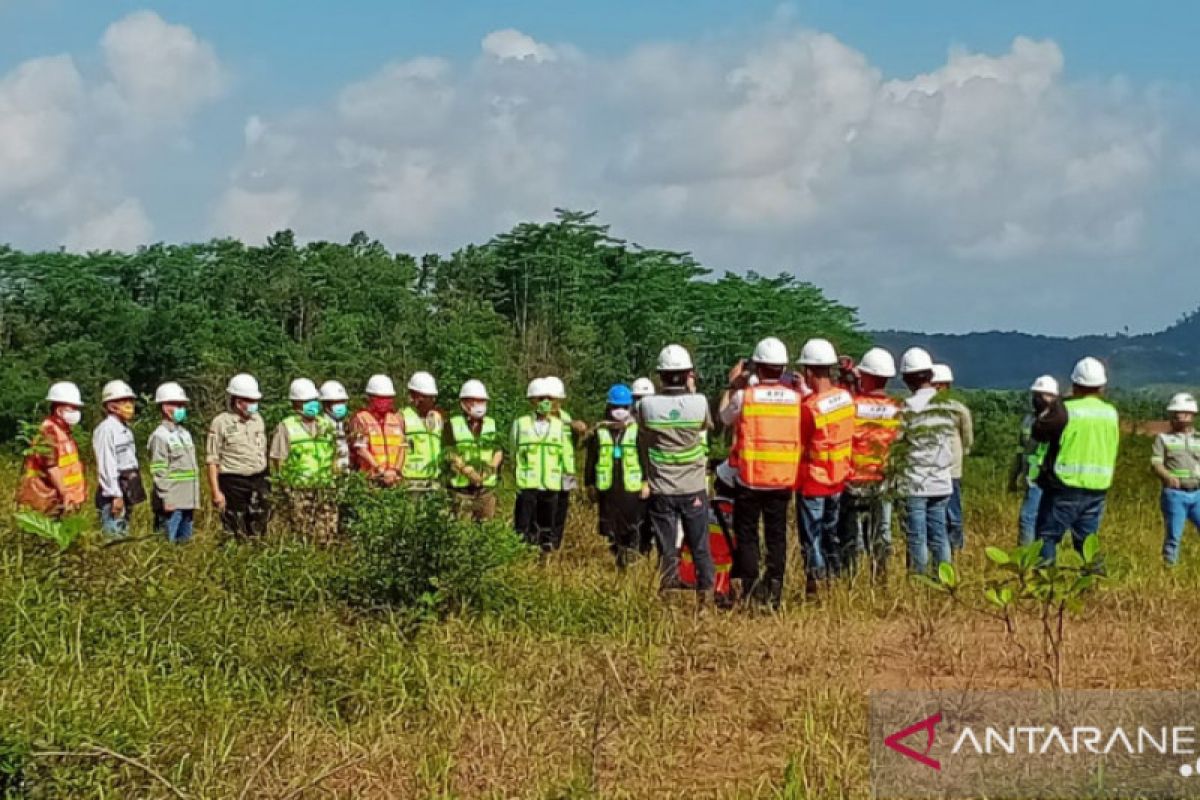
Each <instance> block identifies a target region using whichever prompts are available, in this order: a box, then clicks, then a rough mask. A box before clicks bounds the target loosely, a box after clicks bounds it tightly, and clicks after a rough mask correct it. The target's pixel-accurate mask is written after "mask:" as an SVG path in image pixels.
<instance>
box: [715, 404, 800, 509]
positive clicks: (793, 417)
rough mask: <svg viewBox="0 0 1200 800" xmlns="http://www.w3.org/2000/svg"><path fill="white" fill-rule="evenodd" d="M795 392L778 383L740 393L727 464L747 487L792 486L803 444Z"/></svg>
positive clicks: (771, 488) (766, 488)
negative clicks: (732, 440) (737, 413)
mask: <svg viewBox="0 0 1200 800" xmlns="http://www.w3.org/2000/svg"><path fill="white" fill-rule="evenodd" d="M800 408H801V398H800V394H799V392H797V391H796V390H794V389H792V388H790V387H787V386H781V385H779V384H773V383H771V384H761V385H759V386H751V387H749V388H747V389H745V390H743V392H742V408H741V412H740V413H739V415H738V420H737V427H736V429H735V431H734V442H733V449H732V451H731V452H730V454H729V463H730V465H731V466H733V467H735V468H736V469H737V471H738V480H740V481H741V482H742V484H743V485H744V486H747V487H749V488H751V489H764V490H774V489H791V488H793V487H794V486H795V485H796V474H797V470H799V468H800V454H801V453H802V452H803V447H802V444H801V440H800Z"/></svg>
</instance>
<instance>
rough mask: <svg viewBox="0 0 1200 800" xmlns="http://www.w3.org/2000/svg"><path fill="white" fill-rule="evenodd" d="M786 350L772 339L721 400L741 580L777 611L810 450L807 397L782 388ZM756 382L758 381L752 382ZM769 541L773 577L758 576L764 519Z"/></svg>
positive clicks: (732, 377) (734, 373)
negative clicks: (791, 522) (804, 427)
mask: <svg viewBox="0 0 1200 800" xmlns="http://www.w3.org/2000/svg"><path fill="white" fill-rule="evenodd" d="M787 366H788V351H787V346H786V345H784V343H783V342H781V341H780V340H779V339H776V338H775V337H774V336H768V337H767V338H766V339H763V340H762V341H761V342H759V343H758V345H757V346H755V348H754V356H753V357H752V358H751V360H750V363H749V364H747V363H746V362H745V361H744V360H739V361H738V363H737V364H735V365H734V366H733V369H732V370H730V372H729V386H728V387H727V388H726V389H725V391H724V393H722V395H721V401H720V404H719V409H720V411H719V414H720V418H721V422H722V424H724V425H725V426H726V427H728V428H731V429H732V430H733V447H732V449H731V450H730V451H729V467H730V468H731V469H732V471H733V472H734V475H735V477H734V480H735V484H736V486H737V488H738V491H739V496H738V501H737V503H736V504H735V505H734V507H733V530H734V535H735V538H736V541H737V544H738V546H737V548H736V550H735V552H734V561H735V569H734V572H735V574H734V577H735V578H737V579H739V580H740V581H741V584H742V595H743V596H745V597H747V598H750V599H753V600H756V601H759V602H763V603H766V604H768V605H770V606H771V607H772V608H778V607H779V604H780V602H781V600H782V599H783V580H784V573H785V571H786V569H787V518H788V509H789V507H790V506H791V502H792V492H793V491H794V489H795V487H796V473H797V470H799V468H800V454H801V451H802V450H803V447H802V444H801V439H800V406H801V401H802V398H801V396H800V393H799V392H798V391H796V390H795V389H793V388H792V387H791V386H788V385H785V384H784V383H782V378H783V373H784V370H786V369H787ZM751 377H756V378H757V380H756V381H754V382H753V384H752V383H751V382H750V378H751ZM760 519H761V520H762V529H763V530H762V537H763V539H764V540H765V542H766V551H767V559H766V561H767V563H766V572H765V574H763V575H760V573H759V533H758V525H759V520H760Z"/></svg>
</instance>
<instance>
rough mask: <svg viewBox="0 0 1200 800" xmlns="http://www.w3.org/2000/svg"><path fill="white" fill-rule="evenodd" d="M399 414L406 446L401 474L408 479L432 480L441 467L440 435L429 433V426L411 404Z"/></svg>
mask: <svg viewBox="0 0 1200 800" xmlns="http://www.w3.org/2000/svg"><path fill="white" fill-rule="evenodd" d="M401 414H402V415H403V417H404V438H405V441H406V445H407V447H408V452H407V453H406V454H405V456H404V469H403V470H401V474H402V475H403V476H404V477H405V478H408V479H409V480H416V481H431V480H434V479H435V478H437V476H438V473H439V472H440V470H441V467H442V437H441V436H440V435H439V434H436V433H430V431H429V428H427V427H425V420H424V419H423V418H422V417H421V415H420V414H418V413H417V410H416V409H415V408H413V407H412V406H409V407H407V408H405V409H404V411H402V412H401Z"/></svg>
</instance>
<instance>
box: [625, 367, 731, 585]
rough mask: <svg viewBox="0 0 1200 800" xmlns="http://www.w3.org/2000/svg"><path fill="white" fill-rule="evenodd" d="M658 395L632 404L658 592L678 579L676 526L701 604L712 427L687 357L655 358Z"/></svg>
mask: <svg viewBox="0 0 1200 800" xmlns="http://www.w3.org/2000/svg"><path fill="white" fill-rule="evenodd" d="M658 379H659V385H661V386H662V391H661V392H660V393H659V394H655V395H651V396H649V397H643V398H642V399H641V401H640V402H639V403H638V404H637V407H636V408H637V411H636V420H637V423H638V452H639V457H640V459H641V463H642V464H644V465H645V467H646V488H645V489H643V490H642V493H643V494H644V495H649V498H650V503H649V506H648V508H647V513H648V515H649V517H650V522H651V524H652V525H653V527H654V535H655V538H656V539H657V540H658V546H659V551H660V553H661V554H662V560H661V562H660V565H659V566H660V579H661V585H662V588H664V589H677V588H682V586H683V584H682V583H681V582H680V580H679V548H678V546H677V544H676V538H675V537H676V531H677V528H678V526H680V525H682V527H683V536H684V540H685V541H686V542H687V545H688V548H689V549H690V550H691V552H692V559H693V562H694V564H695V568H696V587H695V588H696V591H697V592H698V593H699V598H700V602H701V604H706V603H708V602H709V600H711V599H712V594H713V584H714V580H715V575H716V569H715V567H714V565H713V558H712V552H711V550H710V549H709V546H708V470H707V466H708V431H710V430H711V429H712V427H713V420H712V414H711V412H710V411H709V407H708V400H707V399H706V398H705V397H704V395H702V394H698V393H697V392H696V391H695V382H696V371H695V367H694V366H693V364H692V356H691V354H690V353H688V351H687V350H686V349H685V348H683V347H682V346H680V345H677V344H669V345H667V346H666V347H664V348H663V349H662V351H661V352H660V353H659V354H658Z"/></svg>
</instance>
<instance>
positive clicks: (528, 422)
mask: <svg viewBox="0 0 1200 800" xmlns="http://www.w3.org/2000/svg"><path fill="white" fill-rule="evenodd" d="M546 422H547V423H548V426H547V428H546V435H545V436H539V435H538V433H537V429H536V428H535V427H534V418H533V417H532V416H530V415H528V414H526V415H525V416H523V417H521V418H520V419H518V420H517V442H516V450H517V453H516V462H517V467H516V469H517V488H518V489H543V490H545V491H550V492H561V491H562V482H563V481H562V479H563V423H562V420H561V419H559V418H558V417H547V419H546Z"/></svg>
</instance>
